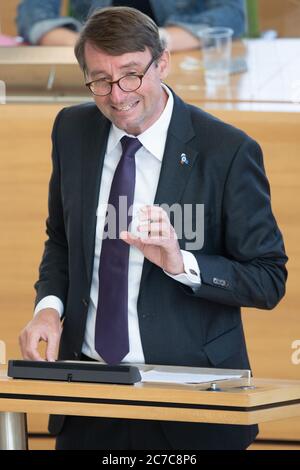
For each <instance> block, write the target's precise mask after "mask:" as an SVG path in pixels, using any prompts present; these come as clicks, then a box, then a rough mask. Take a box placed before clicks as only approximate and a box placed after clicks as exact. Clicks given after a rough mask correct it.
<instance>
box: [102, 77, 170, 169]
mask: <svg viewBox="0 0 300 470" xmlns="http://www.w3.org/2000/svg"><path fill="white" fill-rule="evenodd" d="M162 87H163V89H164V90H165V92H166V93H167V95H168V101H167V104H166V106H165V109H164V110H163V112H162V114H161V115H160V117H159V118H158V120H157V121H155V123H154V124H152V126H150V127H149V128H148V129H146V130H145V132H143V133H142V134H140V135H139V136H138V139H139V141H140V142H141V144H142V145H143V147H144V148H146V149H147V150H148V152H150V153H151V154H152V155H153V156H154V157H155V158H157V159H158V160H160V161H162V159H163V154H164V150H165V144H166V140H167V133H168V129H169V125H170V121H171V117H172V112H173V106H174V98H173V95H172V93H171V90H169V88H168V87H167V86H166V85H164V84H162ZM124 135H128V134H126V132H125V131H123V130H122V129H119V128H118V127H116V126H115V125H114V124H112V125H111V128H110V132H109V137H108V142H107V153H110V152H111V151H113V150H114V149H115V148H116V146H117V145H118V144H119V142H120V140H121V139H122V137H123V136H124ZM130 137H132V136H130Z"/></svg>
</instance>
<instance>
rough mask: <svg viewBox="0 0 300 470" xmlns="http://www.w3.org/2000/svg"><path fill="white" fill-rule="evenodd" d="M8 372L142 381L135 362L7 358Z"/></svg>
mask: <svg viewBox="0 0 300 470" xmlns="http://www.w3.org/2000/svg"><path fill="white" fill-rule="evenodd" d="M7 375H8V376H9V377H12V378H14V379H31V380H61V381H65V382H92V383H112V384H126V385H131V384H134V383H136V382H140V380H141V375H140V371H139V369H138V368H137V367H136V366H130V365H117V366H110V365H107V364H101V363H98V362H83V361H56V362H46V361H25V360H24V361H23V360H10V361H8V372H7Z"/></svg>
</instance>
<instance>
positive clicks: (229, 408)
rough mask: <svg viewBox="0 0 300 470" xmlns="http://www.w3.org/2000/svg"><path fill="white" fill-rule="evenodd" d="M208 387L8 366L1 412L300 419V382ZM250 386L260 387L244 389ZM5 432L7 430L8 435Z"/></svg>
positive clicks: (2, 375) (0, 383)
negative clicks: (94, 378)
mask: <svg viewBox="0 0 300 470" xmlns="http://www.w3.org/2000/svg"><path fill="white" fill-rule="evenodd" d="M169 369H172V370H173V371H175V370H177V368H176V367H169ZM184 369H185V368H180V370H181V371H182V370H184ZM188 369H189V368H188ZM208 385H209V384H201V385H173V384H172V385H171V384H154V383H152V384H149V383H137V384H135V385H133V386H128V385H110V384H89V383H88V384H82V383H68V382H52V381H49V382H48V381H42V380H34V381H31V380H14V379H11V378H8V377H7V376H6V369H5V368H3V367H2V369H1V371H0V410H1V412H2V413H41V412H43V410H45V411H46V412H47V413H53V414H67V415H82V416H101V417H114V418H129V419H150V420H163V421H170V420H171V421H186V422H197V423H220V424H241V425H250V424H256V423H260V422H266V421H272V420H274V419H282V418H288V417H291V416H300V381H279V380H270V379H241V380H234V381H220V382H218V385H219V387H220V388H221V391H220V392H211V391H207V387H208ZM249 386H250V387H255V388H254V389H252V388H250V389H248V388H246V389H244V388H243V387H249ZM241 387H242V388H241ZM2 416H3V415H2ZM16 422H17V421H16ZM21 422H22V421H21V420H19V422H18V423H19V424H18V426H19V427H20V423H21ZM23 422H25V421H23ZM11 431H12V429H11ZM4 432H5V427H4V426H3V427H2V429H1V433H2V435H3V433H4ZM18 432H19V433H20V429H19V430H18ZM23 433H25V429H23ZM4 440H5V439H4V437H3V441H4Z"/></svg>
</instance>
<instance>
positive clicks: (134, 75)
mask: <svg viewBox="0 0 300 470" xmlns="http://www.w3.org/2000/svg"><path fill="white" fill-rule="evenodd" d="M157 59H159V57H156V56H154V57H152V58H151V60H150V62H149V64H148V65H147V66H146V68H145V70H144V72H143V73H139V74H127V75H123V76H122V77H120V78H119V79H118V80H114V81H111V80H106V79H105V78H98V79H97V80H92V81H91V82H88V83H86V84H85V86H86V87H88V89H89V90H90V92H91V93H92V94H93V95H95V96H108V95H110V94H111V92H112V87H113V85H118V87H119V88H120V90H122V91H124V92H125V93H132V92H133V91H136V90H138V89H139V88H141V86H142V83H143V78H144V76H145V75H146V73H147V72H148V70H149V69H150V67H151V65H152V64H153V63H154V62H155V61H156V60H157ZM125 77H137V78H139V79H140V84H139V86H138V87H137V88H135V89H134V90H123V88H122V87H121V85H120V80H123V78H125ZM99 80H103V82H105V83H107V84H108V85H110V90H109V92H108V93H105V95H98V94H96V93H94V92H93V91H92V90H91V85H92V84H93V83H95V82H98V81H99Z"/></svg>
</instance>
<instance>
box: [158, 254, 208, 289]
mask: <svg viewBox="0 0 300 470" xmlns="http://www.w3.org/2000/svg"><path fill="white" fill-rule="evenodd" d="M180 251H181V254H182V257H183V265H184V271H185V272H184V273H182V274H170V273H168V272H167V271H165V270H164V273H165V274H167V276H169V277H171V278H172V279H175V281H178V282H181V284H184V285H185V286H188V287H191V288H192V289H193V288H197V287H199V286H201V275H200V268H199V265H198V263H197V260H196V258H195V256H194V255H193V254H192V253H190V252H189V251H185V250H180Z"/></svg>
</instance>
